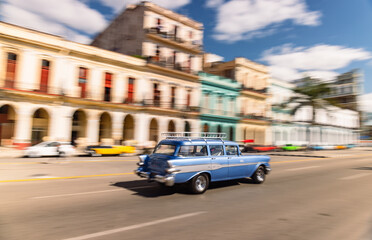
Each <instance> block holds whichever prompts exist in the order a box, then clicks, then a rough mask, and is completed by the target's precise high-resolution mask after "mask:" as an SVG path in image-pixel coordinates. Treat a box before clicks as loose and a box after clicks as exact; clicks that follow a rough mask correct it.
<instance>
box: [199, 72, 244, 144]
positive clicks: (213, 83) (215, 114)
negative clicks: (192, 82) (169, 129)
mask: <svg viewBox="0 0 372 240" xmlns="http://www.w3.org/2000/svg"><path fill="white" fill-rule="evenodd" d="M199 78H200V81H201V83H202V95H201V101H200V104H201V105H200V107H201V113H200V120H201V129H202V131H203V132H221V133H226V135H227V139H228V140H232V141H235V139H236V127H237V124H238V122H239V120H240V118H239V117H238V112H237V110H238V109H239V107H238V106H237V102H238V101H237V98H238V96H239V92H240V89H241V84H240V83H239V82H237V81H235V80H233V79H230V78H224V77H220V76H217V75H212V74H208V73H205V72H201V73H199Z"/></svg>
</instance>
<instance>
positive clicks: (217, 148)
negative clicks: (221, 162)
mask: <svg viewBox="0 0 372 240" xmlns="http://www.w3.org/2000/svg"><path fill="white" fill-rule="evenodd" d="M209 150H210V151H211V156H222V155H224V153H223V146H222V145H210V146H209Z"/></svg>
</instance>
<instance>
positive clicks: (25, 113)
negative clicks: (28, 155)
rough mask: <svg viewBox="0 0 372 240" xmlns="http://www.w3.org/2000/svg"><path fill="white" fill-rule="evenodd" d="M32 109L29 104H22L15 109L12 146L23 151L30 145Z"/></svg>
mask: <svg viewBox="0 0 372 240" xmlns="http://www.w3.org/2000/svg"><path fill="white" fill-rule="evenodd" d="M32 114H33V109H32V108H31V106H30V105H29V104H25V103H22V106H19V107H18V108H17V109H16V123H15V129H14V141H13V144H14V145H16V146H17V148H20V149H23V148H24V147H27V146H29V145H30V144H31V131H32Z"/></svg>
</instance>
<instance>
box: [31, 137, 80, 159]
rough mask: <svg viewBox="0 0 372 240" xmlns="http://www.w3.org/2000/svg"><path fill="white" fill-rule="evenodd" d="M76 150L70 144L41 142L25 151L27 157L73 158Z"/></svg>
mask: <svg viewBox="0 0 372 240" xmlns="http://www.w3.org/2000/svg"><path fill="white" fill-rule="evenodd" d="M74 153H75V148H74V146H72V145H71V144H70V143H69V142H57V141H48V142H41V143H39V144H36V145H34V146H32V147H28V148H26V149H25V150H24V155H25V156H26V157H47V156H71V155H73V154H74Z"/></svg>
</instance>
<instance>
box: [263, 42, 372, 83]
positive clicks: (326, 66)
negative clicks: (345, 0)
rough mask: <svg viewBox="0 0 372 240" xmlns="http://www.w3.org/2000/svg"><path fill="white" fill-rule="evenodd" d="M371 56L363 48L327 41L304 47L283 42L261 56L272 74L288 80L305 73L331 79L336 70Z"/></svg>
mask: <svg viewBox="0 0 372 240" xmlns="http://www.w3.org/2000/svg"><path fill="white" fill-rule="evenodd" d="M371 58H372V54H371V53H370V52H368V51H366V50H364V49H362V48H347V47H344V46H337V45H326V44H320V45H316V46H313V47H308V48H306V47H294V46H292V45H290V44H286V45H282V46H279V47H274V48H271V49H269V50H266V51H265V52H263V54H262V58H261V60H262V61H265V62H266V63H267V64H268V65H269V66H270V71H271V74H272V75H273V76H274V77H277V78H279V79H283V80H288V81H290V80H294V79H298V78H301V77H303V76H304V75H308V76H312V77H317V78H320V79H323V80H329V79H333V78H334V77H335V76H336V75H338V73H337V72H336V70H338V69H341V68H344V67H346V66H348V65H349V64H350V63H352V62H354V61H363V60H368V59H371Z"/></svg>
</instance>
